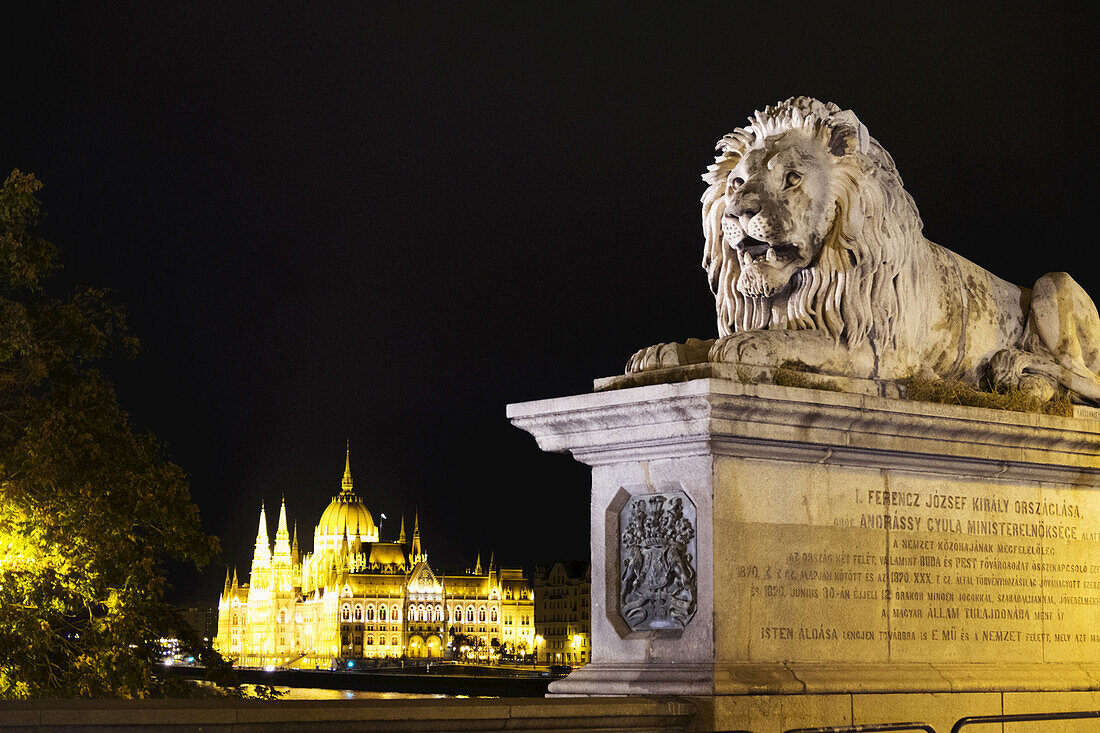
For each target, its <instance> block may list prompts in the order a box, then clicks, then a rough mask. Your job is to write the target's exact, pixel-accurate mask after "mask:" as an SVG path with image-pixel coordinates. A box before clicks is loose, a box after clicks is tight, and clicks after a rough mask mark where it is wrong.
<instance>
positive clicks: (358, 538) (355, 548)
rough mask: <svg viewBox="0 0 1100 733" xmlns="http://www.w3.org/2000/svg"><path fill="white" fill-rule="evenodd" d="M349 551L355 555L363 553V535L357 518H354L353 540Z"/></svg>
mask: <svg viewBox="0 0 1100 733" xmlns="http://www.w3.org/2000/svg"><path fill="white" fill-rule="evenodd" d="M351 551H352V552H353V553H355V554H356V555H358V554H359V553H361V552H362V551H363V535H362V534H361V530H360V528H359V517H356V518H355V539H354V540H352V543H351Z"/></svg>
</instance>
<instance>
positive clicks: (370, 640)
mask: <svg viewBox="0 0 1100 733" xmlns="http://www.w3.org/2000/svg"><path fill="white" fill-rule="evenodd" d="M367 646H374V637H373V636H369V635H368V636H367Z"/></svg>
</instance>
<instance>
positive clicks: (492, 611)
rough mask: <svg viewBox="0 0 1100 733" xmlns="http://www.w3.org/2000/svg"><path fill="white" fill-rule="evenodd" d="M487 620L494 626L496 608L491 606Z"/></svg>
mask: <svg viewBox="0 0 1100 733" xmlns="http://www.w3.org/2000/svg"><path fill="white" fill-rule="evenodd" d="M489 620H490V621H492V622H493V623H494V624H495V623H496V622H497V607H496V606H493V608H492V610H491V611H490V612H489Z"/></svg>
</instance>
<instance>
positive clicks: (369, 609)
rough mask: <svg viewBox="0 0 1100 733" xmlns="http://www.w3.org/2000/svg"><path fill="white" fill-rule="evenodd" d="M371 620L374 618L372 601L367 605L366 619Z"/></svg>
mask: <svg viewBox="0 0 1100 733" xmlns="http://www.w3.org/2000/svg"><path fill="white" fill-rule="evenodd" d="M373 620H374V604H373V603H372V604H370V605H369V606H367V621H373Z"/></svg>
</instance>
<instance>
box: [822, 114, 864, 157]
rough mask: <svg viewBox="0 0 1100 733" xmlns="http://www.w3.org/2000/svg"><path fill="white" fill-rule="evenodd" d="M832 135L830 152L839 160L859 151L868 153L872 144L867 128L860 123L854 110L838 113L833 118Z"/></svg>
mask: <svg viewBox="0 0 1100 733" xmlns="http://www.w3.org/2000/svg"><path fill="white" fill-rule="evenodd" d="M831 122H832V128H833V132H832V135H831V136H830V137H829V152H831V153H832V154H833V155H835V156H836V157H838V158H842V157H844V156H845V155H849V154H851V153H854V152H855V151H856V150H859V152H861V153H866V152H867V148H868V147H869V146H870V143H871V135H870V133H869V132H867V126H866V125H864V124H863V123H862V122H860V121H859V118H858V117H856V113H855V112H853V111H852V110H850V109H848V110H844V111H843V112H837V113H836V114H835V115H833V117H832V120H831Z"/></svg>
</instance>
